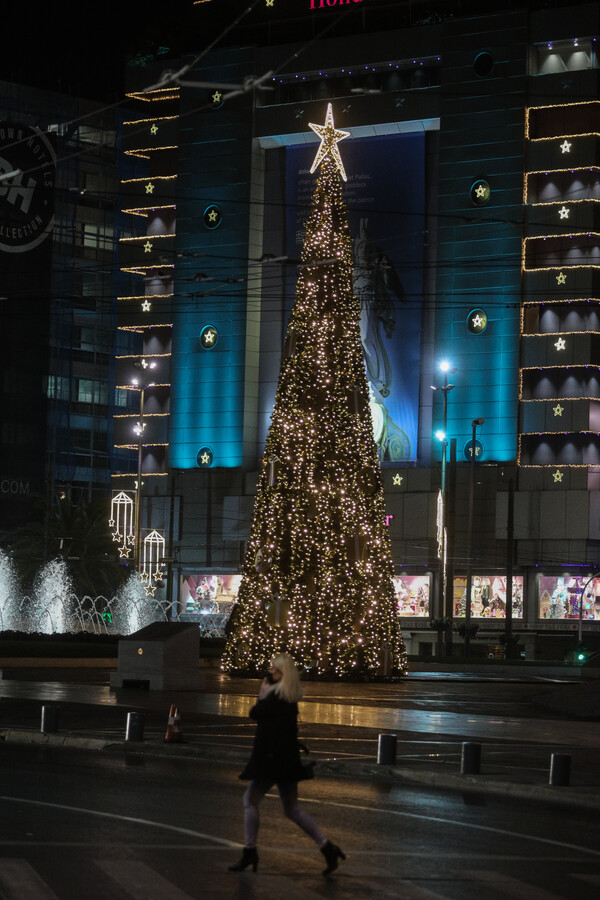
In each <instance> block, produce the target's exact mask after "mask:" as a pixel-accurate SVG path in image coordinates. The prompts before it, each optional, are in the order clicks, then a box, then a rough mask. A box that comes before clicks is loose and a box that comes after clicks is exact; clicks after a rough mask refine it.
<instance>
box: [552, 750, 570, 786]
mask: <svg viewBox="0 0 600 900" xmlns="http://www.w3.org/2000/svg"><path fill="white" fill-rule="evenodd" d="M570 773H571V757H570V756H569V754H568V753H553V754H552V756H551V757H550V780H549V781H548V784H552V785H554V786H555V787H568V785H569V775H570Z"/></svg>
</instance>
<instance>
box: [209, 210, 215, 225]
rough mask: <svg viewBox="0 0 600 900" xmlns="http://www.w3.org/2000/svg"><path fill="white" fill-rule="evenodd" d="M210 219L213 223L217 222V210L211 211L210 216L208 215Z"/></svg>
mask: <svg viewBox="0 0 600 900" xmlns="http://www.w3.org/2000/svg"><path fill="white" fill-rule="evenodd" d="M208 218H209V219H210V221H211V222H214V221H216V218H217V211H216V209H211V211H210V212H209V214H208Z"/></svg>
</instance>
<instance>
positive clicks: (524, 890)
mask: <svg viewBox="0 0 600 900" xmlns="http://www.w3.org/2000/svg"><path fill="white" fill-rule="evenodd" d="M469 875H470V877H471V878H472V879H473V880H474V881H483V882H484V883H485V884H490V885H493V886H494V890H496V891H505V893H506V894H508V896H509V897H514V898H516V900H520V898H522V900H531V898H532V897H535V900H564V897H563V896H562V895H561V894H553V893H551V892H550V891H545V890H544V888H541V887H540V886H539V885H537V884H530V883H528V882H526V881H521V880H520V879H518V878H511V876H510V875H504V874H502V872H491V871H489V870H484V869H482V870H479V871H478V870H477V869H472V870H471V871H470V872H469Z"/></svg>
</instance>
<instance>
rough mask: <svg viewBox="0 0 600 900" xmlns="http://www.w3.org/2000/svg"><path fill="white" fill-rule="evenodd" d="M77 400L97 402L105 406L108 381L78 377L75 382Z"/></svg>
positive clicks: (79, 401) (80, 401) (106, 403)
mask: <svg viewBox="0 0 600 900" xmlns="http://www.w3.org/2000/svg"><path fill="white" fill-rule="evenodd" d="M77 402H78V403H99V404H100V405H101V406H107V405H108V382H107V381H92V380H91V379H89V378H80V379H79V380H78V382H77Z"/></svg>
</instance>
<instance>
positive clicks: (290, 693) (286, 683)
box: [271, 653, 302, 703]
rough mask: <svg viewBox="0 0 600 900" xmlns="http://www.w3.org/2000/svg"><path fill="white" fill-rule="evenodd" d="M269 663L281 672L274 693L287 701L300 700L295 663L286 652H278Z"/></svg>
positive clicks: (298, 678) (299, 686) (299, 687)
mask: <svg viewBox="0 0 600 900" xmlns="http://www.w3.org/2000/svg"><path fill="white" fill-rule="evenodd" d="M271 665H272V666H273V667H274V668H276V669H278V670H279V671H280V672H281V680H280V681H278V682H277V683H276V685H275V693H276V694H277V696H278V697H281V699H282V700H287V702H288V703H298V702H299V701H300V700H302V685H301V684H300V674H299V672H298V669H297V668H296V663H295V662H294V660H293V659H292V657H291V656H290V655H289V654H288V653H280V654H279V656H276V657H275V658H274V659H273V662H272V663H271Z"/></svg>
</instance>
